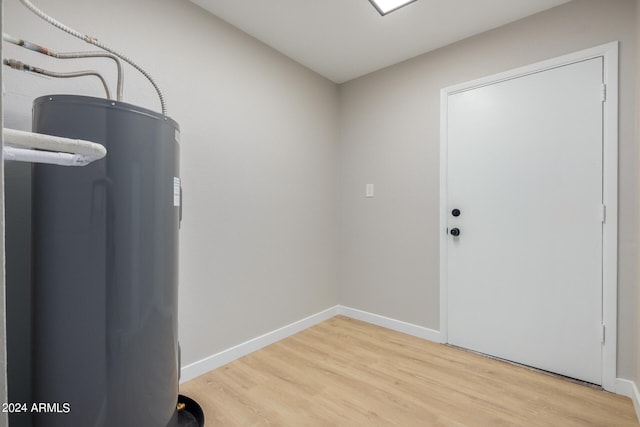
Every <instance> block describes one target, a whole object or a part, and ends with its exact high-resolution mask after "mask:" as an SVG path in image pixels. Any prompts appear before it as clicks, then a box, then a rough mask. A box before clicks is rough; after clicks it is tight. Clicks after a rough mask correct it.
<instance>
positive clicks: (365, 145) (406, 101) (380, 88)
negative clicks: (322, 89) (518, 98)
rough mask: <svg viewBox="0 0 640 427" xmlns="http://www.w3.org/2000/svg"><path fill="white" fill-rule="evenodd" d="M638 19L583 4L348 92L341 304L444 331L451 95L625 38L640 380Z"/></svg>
mask: <svg viewBox="0 0 640 427" xmlns="http://www.w3.org/2000/svg"><path fill="white" fill-rule="evenodd" d="M635 16H636V10H635V1H634V0H611V1H601V0H576V1H572V2H570V3H568V4H566V5H563V6H559V7H557V8H554V9H551V10H549V11H546V12H542V13H540V14H537V15H534V16H531V17H529V18H526V19H523V20H521V21H517V22H515V23H512V24H509V25H507V26H504V27H501V28H498V29H495V30H492V31H489V32H486V33H483V34H481V35H479V36H476V37H472V38H470V39H466V40H463V41H461V42H459V43H456V44H453V45H450V46H448V47H445V48H442V49H439V50H437V51H434V52H431V53H428V54H425V55H422V56H419V57H417V58H414V59H411V60H409V61H406V62H404V63H401V64H398V65H395V66H392V67H389V68H387V69H384V70H381V71H379V72H376V73H373V74H370V75H368V76H365V77H362V78H359V79H357V80H355V81H352V82H349V83H346V84H344V85H342V86H341V88H340V103H341V104H340V105H341V123H342V127H341V134H340V158H341V173H340V180H341V181H340V189H341V193H340V206H341V224H340V229H341V233H340V236H341V241H340V246H341V257H340V261H341V262H340V275H339V277H340V290H341V297H340V301H341V303H342V304H345V305H347V306H351V307H355V308H358V309H362V310H366V311H370V312H373V313H377V314H381V315H384V316H388V317H392V318H395V319H400V320H404V321H407V322H411V323H414V324H417V325H421V326H425V327H428V328H432V329H436V330H437V329H439V274H438V269H439V268H438V263H439V247H438V244H439V232H438V227H439V217H438V209H439V207H438V204H439V142H440V139H439V132H440V123H439V120H440V89H441V88H443V87H447V86H450V85H453V84H456V83H461V82H465V81H469V80H473V79H476V78H479V77H483V76H486V75H490V74H494V73H497V72H501V71H504V70H508V69H511V68H515V67H519V66H523V65H527V64H530V63H534V62H536V61H540V60H544V59H548V58H552V57H555V56H559V55H562V54H566V53H570V52H573V51H577V50H580V49H585V48H589V47H593V46H597V45H600V44H603V43H606V42H610V41H613V40H619V41H620V42H621V44H620V167H619V176H620V179H619V183H620V199H619V200H620V218H619V224H620V227H619V256H620V258H619V310H618V313H619V323H618V334H619V341H618V342H619V346H618V375H619V376H620V377H624V378H635V377H636V368H635V366H636V363H635V351H636V335H637V332H638V330H637V325H636V320H635V319H636V311H637V306H636V301H637V299H636V293H637V292H636V290H637V287H638V269H637V260H638V250H637V243H638V233H639V230H638V193H639V190H640V189H639V188H638V187H639V186H638V173H637V169H638V168H637V162H638V141H637V139H636V131H635V112H636V79H635V73H636V36H635V26H636V18H635ZM366 183H374V184H375V187H376V197H375V198H373V199H365V198H364V189H365V184H366ZM638 375H640V373H639V374H638ZM638 378H640V377H638Z"/></svg>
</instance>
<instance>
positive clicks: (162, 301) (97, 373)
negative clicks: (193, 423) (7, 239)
mask: <svg viewBox="0 0 640 427" xmlns="http://www.w3.org/2000/svg"><path fill="white" fill-rule="evenodd" d="M33 131H34V132H38V133H44V134H49V135H54V136H63V137H67V138H75V139H84V140H88V141H93V142H97V143H99V144H102V145H104V146H105V147H106V148H107V156H106V157H105V158H104V159H102V160H98V161H95V162H93V163H92V164H90V165H87V166H83V167H74V168H64V167H59V166H53V165H43V164H40V165H36V166H35V167H34V175H33V236H34V241H33V274H34V278H33V294H32V298H33V319H32V322H33V366H32V375H33V401H34V402H36V403H38V402H41V403H45V404H49V406H48V407H46V408H45V407H44V406H43V411H41V412H36V413H34V414H33V415H34V425H35V426H36V427H38V426H46V427H58V426H59V427H76V426H77V427H93V426H95V427H113V426H118V427H134V426H135V427H140V426H145V427H156V426H157V427H169V426H177V425H178V414H177V412H176V403H177V400H178V373H179V347H178V329H177V310H178V307H177V289H178V288H177V284H178V227H179V222H180V212H181V187H180V174H179V139H180V138H179V135H180V133H179V127H178V124H177V123H176V122H175V121H173V120H172V119H170V118H168V117H166V116H163V115H161V114H158V113H155V112H153V111H150V110H147V109H144V108H140V107H137V106H134V105H131V104H127V103H123V102H116V101H112V100H107V99H101V98H93V97H86V96H74V95H52V96H44V97H40V98H38V99H36V100H35V101H34V106H33Z"/></svg>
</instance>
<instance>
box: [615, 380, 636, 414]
mask: <svg viewBox="0 0 640 427" xmlns="http://www.w3.org/2000/svg"><path fill="white" fill-rule="evenodd" d="M615 392H616V394H621V395H623V396H627V397H629V398H631V401H632V402H633V407H634V408H635V410H636V417H637V418H638V421H640V393H639V392H638V387H637V386H636V383H635V382H634V381H631V380H625V379H624V378H616V391H615Z"/></svg>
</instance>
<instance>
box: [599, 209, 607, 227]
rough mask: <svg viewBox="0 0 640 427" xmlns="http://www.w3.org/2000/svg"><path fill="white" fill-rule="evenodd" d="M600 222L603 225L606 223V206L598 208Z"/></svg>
mask: <svg viewBox="0 0 640 427" xmlns="http://www.w3.org/2000/svg"><path fill="white" fill-rule="evenodd" d="M600 221H602V223H603V224H604V223H605V222H607V206H606V205H602V206H601V207H600Z"/></svg>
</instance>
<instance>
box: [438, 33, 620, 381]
mask: <svg viewBox="0 0 640 427" xmlns="http://www.w3.org/2000/svg"><path fill="white" fill-rule="evenodd" d="M601 82H604V83H605V85H606V86H604V87H606V92H607V94H606V101H604V102H603V101H602V99H603V98H601V97H603V96H604V93H603V86H602V83H601ZM525 101H526V102H525ZM461 124H463V125H461ZM567 130H570V131H571V132H573V135H562V132H566V131H567ZM441 132H442V139H441V251H440V252H441V254H440V255H441V269H440V273H441V328H440V329H441V333H442V334H443V339H444V340H445V341H447V342H451V343H452V344H456V345H460V346H462V347H466V348H470V349H473V350H477V351H480V352H485V353H488V354H492V355H495V356H498V357H503V358H505V359H509V360H514V361H517V362H521V363H524V364H529V365H532V366H536V367H539V368H542V369H547V370H551V371H554V372H558V373H562V374H565V375H568V376H572V377H577V378H580V379H583V380H586V381H590V382H594V383H598V384H602V385H603V387H604V388H605V389H608V390H613V389H614V387H615V376H616V366H615V362H616V311H617V310H616V308H617V302H616V264H617V262H616V259H617V251H616V249H617V42H614V43H609V44H607V45H603V46H599V47H596V48H593V49H589V50H586V51H581V52H577V53H574V54H570V55H566V56H563V57H560V58H556V59H553V60H550V61H545V62H543V63H538V64H534V65H531V66H528V67H523V68H520V69H517V70H513V71H510V72H506V73H502V74H500V75H497V76H491V77H487V78H484V79H480V80H476V81H473V82H468V83H464V84H462V85H457V86H454V87H450V88H446V89H443V91H442V124H441ZM505 177H508V179H505ZM602 204H604V205H606V207H607V208H606V209H607V212H606V221H605V222H604V223H602V222H601V215H602V208H601V206H602ZM453 208H459V209H460V210H461V215H460V216H459V217H457V218H455V217H453V216H452V215H451V210H452V209H453ZM453 227H457V228H459V229H460V230H461V235H460V236H459V237H458V238H453V237H452V236H451V235H449V234H448V233H447V231H446V230H447V228H453ZM449 310H451V311H449ZM507 319H508V320H507ZM601 323H604V325H605V327H606V339H605V342H604V344H601V338H602V337H601V335H602V333H603V328H602V326H601Z"/></svg>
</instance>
